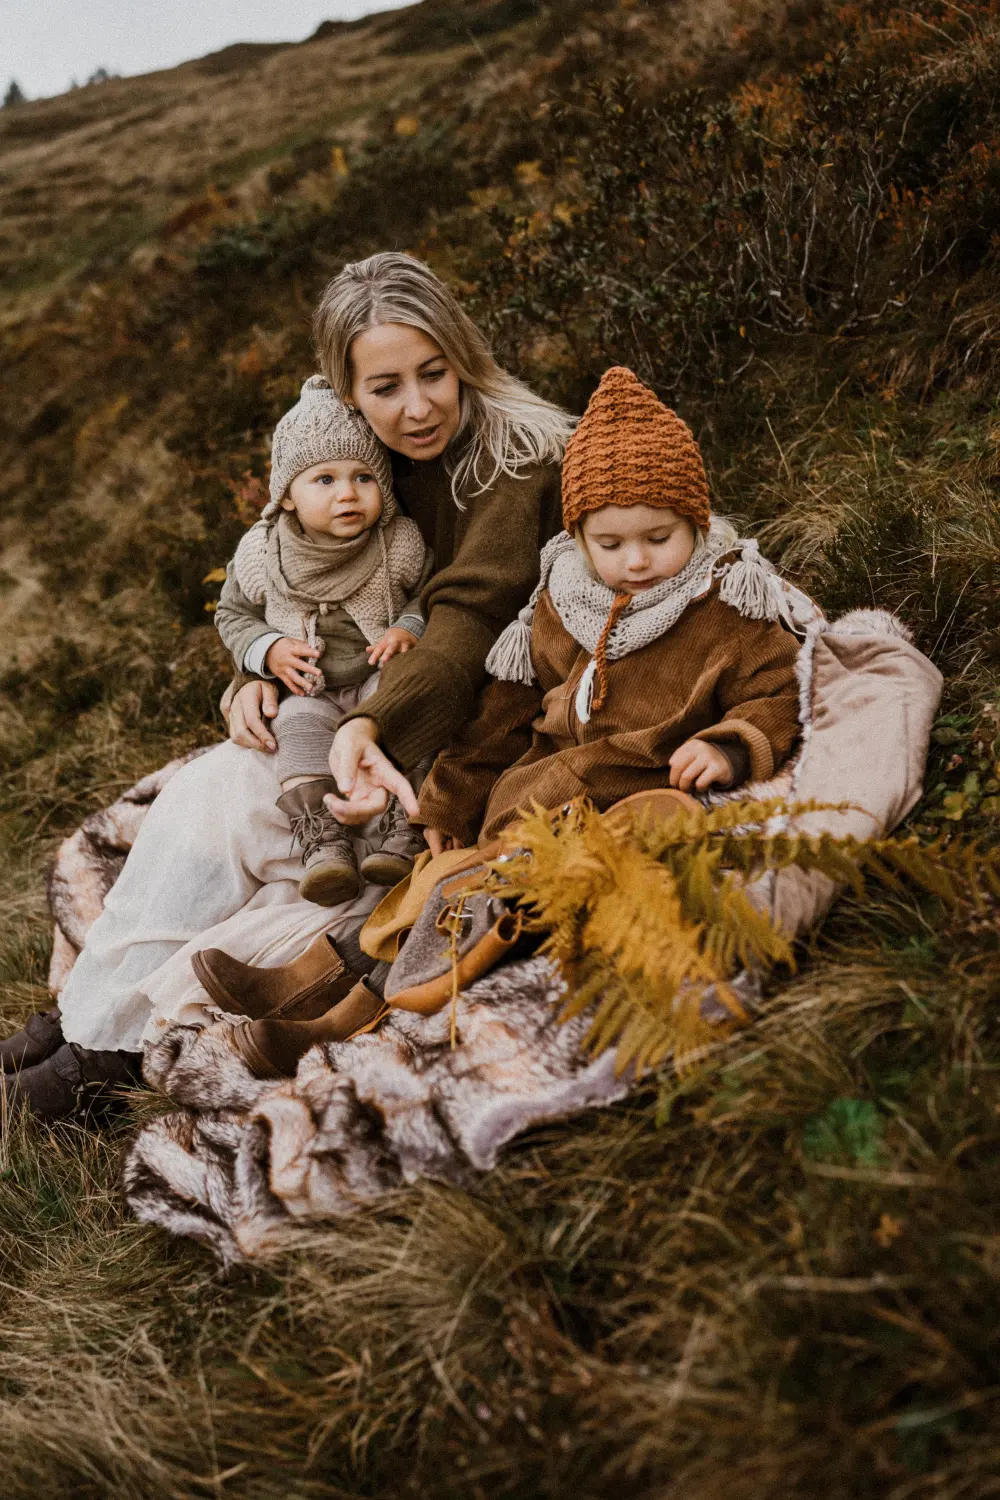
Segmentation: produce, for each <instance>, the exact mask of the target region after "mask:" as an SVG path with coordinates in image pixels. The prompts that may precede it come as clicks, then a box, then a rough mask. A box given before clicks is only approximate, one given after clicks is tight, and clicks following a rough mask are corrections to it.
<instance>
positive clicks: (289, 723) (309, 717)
mask: <svg viewBox="0 0 1000 1500" xmlns="http://www.w3.org/2000/svg"><path fill="white" fill-rule="evenodd" d="M378 678H379V674H378V673H377V672H375V673H374V674H373V675H372V676H371V677H368V678H366V679H365V681H364V682H362V683H357V684H355V685H354V686H353V687H342V688H328V689H327V690H326V692H324V693H317V694H316V696H315V698H293V697H288V698H284V699H283V700H282V703H281V707H280V708H279V709H278V717H277V718H276V719H275V720H274V721H273V727H274V737H275V739H276V740H277V741H278V753H277V755H276V757H275V759H276V761H277V768H278V779H279V781H281V782H282V783H284V782H286V781H288V780H290V779H291V777H293V776H329V774H330V759H329V756H330V746H331V745H332V744H333V737H334V735H335V734H336V732H337V729H338V727H339V725H340V721H341V719H343V717H344V715H345V714H347V713H350V711H351V709H352V708H357V706H358V704H359V703H363V702H364V701H365V699H366V698H370V697H371V695H372V693H374V691H375V689H376V687H377V686H378Z"/></svg>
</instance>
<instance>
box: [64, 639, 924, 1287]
mask: <svg viewBox="0 0 1000 1500" xmlns="http://www.w3.org/2000/svg"><path fill="white" fill-rule="evenodd" d="M799 675H800V683H801V704H802V726H803V743H802V748H801V751H800V753H799V755H798V757H797V759H796V761H795V762H794V764H793V765H792V766H791V767H789V768H787V769H786V770H785V772H784V773H783V774H782V775H781V776H780V777H778V778H777V779H776V781H775V782H773V783H770V784H769V785H768V787H767V788H760V789H754V790H755V791H756V790H760V791H762V792H773V793H778V794H781V795H784V796H787V797H792V798H795V799H796V800H798V801H807V800H811V799H815V800H817V801H823V802H828V803H843V802H846V803H850V804H852V810H850V811H846V812H841V813H837V812H824V813H812V814H809V815H808V816H807V817H806V818H804V819H803V821H804V822H806V823H808V825H809V826H810V828H811V829H813V830H814V831H815V830H817V829H819V828H821V827H822V828H829V829H830V830H831V831H834V832H841V833H852V834H854V835H855V836H858V837H862V838H869V837H872V836H875V835H877V834H879V833H881V832H883V831H889V830H891V829H892V828H894V827H895V826H896V825H897V823H899V821H900V820H901V819H902V818H904V817H905V816H906V814H907V813H908V812H909V811H910V809H911V808H912V807H913V805H914V804H915V802H916V801H917V800H918V798H919V797H920V795H921V790H922V787H921V778H922V774H923V767H924V762H925V758H926V754H927V746H928V740H929V735H930V729H931V725H932V722H933V719H934V715H935V712H936V709H937V705H938V702H939V699H940V693H941V677H940V674H939V673H938V672H937V670H936V669H935V668H934V667H933V666H932V665H931V663H930V662H929V661H928V660H927V659H926V657H924V656H923V655H921V653H920V652H919V651H917V650H916V648H915V647H914V646H913V645H912V644H911V643H910V641H909V639H908V637H907V635H906V632H905V630H904V629H903V628H902V627H901V626H900V625H899V623H898V621H896V620H895V619H894V618H893V617H891V616H889V615H886V614H884V613H883V612H881V611H868V610H862V611H855V612H854V613H853V614H851V615H848V616H846V617H844V619H842V620H840V621H838V622H836V623H835V624H834V625H828V624H826V623H825V622H818V623H816V624H814V625H813V626H812V627H810V630H809V633H808V635H807V638H806V641H805V643H804V646H803V649H802V653H801V658H800V668H799ZM129 805H130V806H134V805H136V804H135V802H134V801H133V803H131V804H129ZM112 811H113V810H112ZM102 826H105V825H102ZM58 879H59V877H58V875H57V883H56V885H55V887H54V889H56V890H57V891H59V892H60V896H59V900H60V903H61V905H60V908H59V909H60V911H61V912H62V914H63V915H61V916H60V922H61V923H62V922H63V920H64V918H65V913H66V912H67V911H69V910H70V908H71V907H72V905H73V902H72V899H71V896H70V895H69V894H68V887H67V885H66V884H65V882H64V884H63V885H62V886H60V885H59V884H58ZM752 889H753V891H754V894H755V898H756V899H757V900H758V901H759V903H760V904H761V905H762V906H765V907H766V908H767V909H769V910H770V911H771V912H772V913H773V915H774V916H775V918H776V920H778V921H779V922H780V923H781V925H782V926H783V927H784V928H785V929H786V930H787V931H788V932H789V933H792V934H800V933H803V932H804V931H806V930H807V929H808V928H809V927H811V926H813V925H814V924H815V923H816V922H817V921H818V920H819V919H820V918H821V917H822V916H823V914H824V913H825V912H826V910H827V909H828V907H829V905H830V903H831V901H832V900H833V898H834V896H835V894H836V891H835V889H834V887H833V886H832V884H831V883H830V882H829V881H828V880H826V879H824V878H823V877H822V876H819V875H807V874H804V873H803V872H801V871H799V870H796V869H791V870H787V871H782V872H780V873H779V874H777V875H772V876H768V877H765V878H764V879H763V880H761V881H759V882H758V883H757V885H756V886H754V887H753V888H752ZM88 899H89V901H90V908H89V909H92V907H93V895H92V893H91V896H90V897H89V898H88ZM77 917H78V918H79V923H80V925H78V927H77V928H75V929H74V932H73V941H74V943H75V942H76V941H78V940H79V938H80V936H81V927H82V925H83V922H84V920H85V919H84V918H83V917H82V916H80V913H79V912H77ZM64 930H65V929H64ZM66 936H67V938H68V937H69V934H68V933H67V934H66ZM737 983H738V985H739V987H740V991H741V996H742V998H743V999H744V1000H745V1001H746V1002H747V1004H748V1005H750V1006H751V1007H752V1002H753V997H754V981H753V978H752V976H750V975H748V974H744V975H741V976H740V977H739V979H738V981H737ZM562 992H563V988H562V982H561V979H560V977H559V975H558V973H557V972H556V971H555V970H554V969H553V967H552V966H551V965H550V964H549V963H548V961H547V960H545V959H543V958H535V959H531V960H528V961H526V962H523V963H519V964H511V965H509V966H508V967H506V968H504V969H502V970H500V971H498V972H496V973H495V974H493V975H490V976H489V977H488V978H486V979H484V980H481V981H480V982H479V983H478V984H477V985H475V986H473V987H472V988H471V989H470V990H469V991H468V992H467V993H466V994H464V995H463V996H462V997H461V1003H460V1008H459V1033H460V1043H459V1046H458V1047H457V1048H456V1049H455V1050H452V1049H451V1047H450V1046H449V1045H448V1027H449V1017H448V1015H447V1014H445V1015H443V1016H439V1017H436V1018H433V1019H431V1020H423V1019H419V1018H416V1017H411V1016H407V1015H403V1014H395V1015H393V1016H391V1017H390V1019H389V1021H388V1022H387V1024H386V1025H385V1026H384V1027H383V1028H382V1029H381V1030H380V1031H379V1032H377V1033H375V1034H374V1035H369V1036H363V1037H359V1038H357V1039H356V1040H355V1041H352V1042H348V1043H343V1044H340V1045H337V1046H331V1047H328V1048H325V1049H319V1048H316V1049H314V1050H313V1051H312V1052H310V1053H309V1054H308V1055H307V1056H306V1057H305V1058H304V1059H303V1061H302V1063H301V1065H300V1067H299V1072H298V1075H297V1077H296V1078H295V1079H294V1080H290V1081H288V1082H284V1083H261V1082H259V1081H257V1080H256V1079H254V1078H252V1077H251V1076H250V1075H249V1073H248V1072H247V1071H246V1070H245V1068H243V1067H242V1065H241V1064H240V1063H239V1061H238V1060H237V1059H236V1058H235V1057H234V1055H233V1054H232V1053H231V1052H230V1051H229V1050H228V1048H226V1047H224V1046H223V1045H222V1044H221V1043H220V1042H219V1040H218V1038H217V1036H216V1035H214V1034H209V1033H207V1032H205V1031H203V1030H202V1029H201V1028H200V1027H196V1026H179V1025H178V1026H174V1027H172V1028H171V1029H169V1030H168V1031H167V1032H166V1034H165V1035H164V1036H163V1038H162V1040H160V1041H158V1042H157V1043H156V1044H154V1045H152V1046H150V1047H149V1048H148V1049H147V1053H146V1062H145V1072H146V1077H147V1079H148V1081H149V1082H150V1084H152V1085H153V1086H154V1087H156V1088H159V1089H162V1090H163V1091H164V1092H166V1093H168V1094H169V1095H170V1096H171V1097H172V1099H174V1100H175V1101H176V1103H177V1104H178V1105H179V1106H181V1108H180V1109H179V1110H177V1111H175V1112H174V1113H172V1114H168V1115H165V1116H163V1117H162V1118H161V1119H159V1120H157V1121H156V1122H154V1123H153V1124H152V1125H150V1126H147V1127H146V1128H145V1129H144V1130H143V1131H141V1132H140V1134H139V1136H138V1138H137V1140H136V1141H135V1143H134V1144H133V1146H132V1148H131V1150H130V1152H129V1154H128V1157H127V1159H126V1163H125V1168H124V1179H123V1180H124V1187H125V1192H126V1195H127V1197H128V1200H129V1202H130V1204H131V1206H132V1208H133V1210H134V1211H135V1213H136V1214H137V1215H138V1216H139V1217H140V1218H142V1219H145V1220H147V1221H150V1222H154V1223H158V1224H161V1225H162V1226H163V1227H165V1228H167V1229H169V1230H170V1231H171V1232H173V1233H177V1234H184V1235H190V1236H193V1237H195V1238H197V1239H199V1240H201V1241H203V1242H204V1243H206V1244H207V1245H209V1246H210V1247H211V1249H212V1250H213V1251H214V1253H215V1254H216V1255H217V1256H218V1257H219V1259H220V1260H222V1261H223V1262H226V1263H229V1262H234V1261H239V1260H247V1259H253V1258H255V1257H258V1256H260V1255H261V1254H263V1253H264V1252H265V1250H267V1249H268V1247H270V1246H271V1245H272V1244H273V1243H274V1242H275V1240H276V1239H280V1237H281V1235H282V1233H283V1232H284V1231H285V1229H286V1228H287V1227H288V1226H289V1225H293V1224H297V1225H302V1224H303V1223H308V1222H309V1221H319V1220H322V1219H325V1218H329V1217H331V1216H337V1215H341V1214H344V1213H348V1212H350V1211H351V1209H352V1208H354V1207H356V1206H357V1205H359V1204H361V1203H364V1202H365V1201H368V1200H370V1199H372V1198H373V1197H376V1196H378V1195H379V1194H380V1193H383V1192H385V1191H386V1190H388V1189H390V1188H393V1187H396V1186H399V1185H401V1184H403V1183H407V1182H412V1181H414V1180H416V1179H417V1178H418V1177H420V1176H431V1177H436V1178H439V1179H443V1180H446V1181H450V1182H455V1183H462V1182H464V1181H467V1180H468V1179H469V1178H470V1176H471V1175H472V1174H474V1173H475V1172H477V1171H482V1170H486V1169H488V1168H489V1167H491V1166H492V1165H493V1164H494V1163H495V1161H496V1159H497V1155H498V1153H499V1151H500V1150H501V1149H502V1147H503V1145H504V1144H505V1143H506V1142H507V1141H509V1140H510V1139H511V1138H512V1137H513V1136H515V1135H516V1134H517V1133H518V1132H520V1131H522V1130H524V1129H526V1128H528V1127H529V1126H531V1125H534V1124H536V1123H539V1122H541V1121H544V1120H546V1119H551V1118H553V1117H555V1116H558V1115H563V1114H566V1113H568V1112H570V1111H573V1110H578V1109H581V1108H585V1107H592V1106H595V1105H606V1104H608V1103H610V1102H612V1101H613V1100H615V1099H618V1098H621V1097H622V1096H623V1095H624V1094H625V1093H627V1092H628V1090H629V1088H630V1087H631V1082H630V1080H629V1079H628V1077H625V1078H618V1077H616V1076H615V1071H614V1065H613V1057H612V1055H611V1054H610V1053H607V1054H604V1055H603V1056H601V1057H599V1058H597V1059H596V1060H589V1059H587V1058H586V1057H584V1056H583V1055H582V1054H581V1053H580V1051H579V1047H578V1043H579V1040H580V1037H581V1035H582V1032H583V1030H584V1029H585V1028H586V1025H587V1019H586V1017H582V1018H580V1019H579V1020H578V1021H574V1022H572V1023H570V1024H568V1025H565V1026H560V1025H558V1024H557V1021H556V1017H557V1014H558V1010H559V1001H560V999H561V996H562ZM706 1004H707V1006H708V1007H710V1006H711V996H710V995H707V996H706Z"/></svg>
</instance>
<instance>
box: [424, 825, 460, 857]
mask: <svg viewBox="0 0 1000 1500" xmlns="http://www.w3.org/2000/svg"><path fill="white" fill-rule="evenodd" d="M424 838H425V839H426V840H427V847H428V849H429V850H430V851H431V853H432V854H433V855H435V856H437V855H438V854H443V853H444V851H445V850H446V849H461V847H462V846H461V844H460V843H459V842H458V839H456V838H453V837H452V835H451V834H450V833H442V832H441V829H440V828H425V829H424Z"/></svg>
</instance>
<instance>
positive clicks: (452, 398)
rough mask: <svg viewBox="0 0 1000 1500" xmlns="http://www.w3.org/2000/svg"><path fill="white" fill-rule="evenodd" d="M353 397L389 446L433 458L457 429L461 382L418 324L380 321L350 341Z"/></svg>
mask: <svg viewBox="0 0 1000 1500" xmlns="http://www.w3.org/2000/svg"><path fill="white" fill-rule="evenodd" d="M351 371H352V375H353V379H352V383H351V399H352V401H353V402H354V405H355V406H356V407H357V408H358V410H359V411H360V412H361V413H362V415H363V416H365V417H367V419H368V421H369V423H370V424H371V426H372V427H373V428H374V430H375V433H376V436H378V437H380V438H381V439H382V441H383V443H385V445H386V447H387V448H393V449H395V451H396V452H397V453H404V454H405V455H406V457H407V458H416V459H431V458H437V457H439V455H440V454H442V453H443V452H444V450H445V449H446V448H447V446H448V444H449V443H450V442H451V440H452V438H453V437H454V436H455V433H456V432H457V431H458V423H459V418H460V412H459V396H460V390H461V388H460V385H459V380H458V376H457V374H456V373H455V370H454V368H453V367H452V365H451V364H450V363H449V361H448V359H447V357H446V356H445V354H444V353H443V352H442V350H441V347H440V345H438V344H436V343H435V342H434V340H433V339H432V338H429V337H428V335H427V334H426V333H423V332H422V331H421V330H420V329H419V328H410V327H408V326H407V325H406V324H404V323H382V324H380V325H379V326H378V327H376V328H366V329H365V331H364V333H359V334H358V336H357V338H355V339H354V341H353V343H352V344H351Z"/></svg>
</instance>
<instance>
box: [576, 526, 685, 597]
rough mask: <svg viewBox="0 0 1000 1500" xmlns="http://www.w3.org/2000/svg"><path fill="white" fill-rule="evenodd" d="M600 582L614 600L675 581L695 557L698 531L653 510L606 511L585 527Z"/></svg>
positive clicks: (586, 542) (586, 539) (589, 550)
mask: <svg viewBox="0 0 1000 1500" xmlns="http://www.w3.org/2000/svg"><path fill="white" fill-rule="evenodd" d="M581 532H582V535H583V544H584V546H585V547H586V549H587V555H588V557H589V558H590V560H591V562H592V563H593V565H594V569H595V571H596V572H597V576H598V577H599V578H600V580H601V582H602V583H606V584H607V586H608V588H609V589H614V591H615V593H616V594H626V593H627V594H639V593H642V591H643V590H644V589H651V588H653V587H654V585H655V584H657V583H662V582H663V580H664V579H665V578H674V577H676V575H677V574H678V573H679V572H680V571H681V569H682V568H683V567H684V566H685V564H686V563H687V562H689V561H690V558H691V553H692V552H693V551H694V527H693V525H692V524H691V522H690V521H687V520H685V519H684V517H683V516H679V515H678V514H677V513H676V511H672V510H663V509H662V508H660V507H658V506H652V505H604V506H602V507H601V509H600V510H594V511H590V512H589V513H588V514H587V515H585V516H584V518H583V520H582V522H581Z"/></svg>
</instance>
